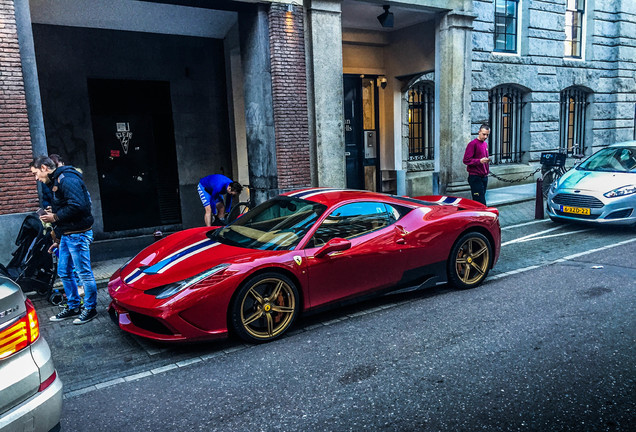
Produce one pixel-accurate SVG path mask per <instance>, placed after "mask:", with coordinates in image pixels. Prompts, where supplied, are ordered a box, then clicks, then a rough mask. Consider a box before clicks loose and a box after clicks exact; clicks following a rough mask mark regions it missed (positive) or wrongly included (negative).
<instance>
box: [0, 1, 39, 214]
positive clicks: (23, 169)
mask: <svg viewBox="0 0 636 432" xmlns="http://www.w3.org/2000/svg"><path fill="white" fill-rule="evenodd" d="M32 157H33V153H32V150H31V135H30V134H29V120H28V117H27V109H26V100H25V97H24V83H23V80H22V64H21V62H20V48H19V46H18V34H17V30H16V23H15V14H14V10H13V0H0V215H2V214H10V213H22V212H27V211H31V210H34V209H36V208H37V207H38V197H37V187H36V184H35V180H34V179H33V176H32V175H31V172H30V171H29V169H28V164H29V162H30V161H31V160H32Z"/></svg>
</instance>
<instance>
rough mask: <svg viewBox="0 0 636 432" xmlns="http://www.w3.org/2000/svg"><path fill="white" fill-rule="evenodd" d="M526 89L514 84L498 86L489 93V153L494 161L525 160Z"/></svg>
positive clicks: (516, 161)
mask: <svg viewBox="0 0 636 432" xmlns="http://www.w3.org/2000/svg"><path fill="white" fill-rule="evenodd" d="M524 106H525V102H523V93H522V91H521V90H520V89H519V88H517V87H515V86H511V85H501V86H497V87H494V88H493V89H491V90H490V91H489V92H488V119H489V124H490V137H489V140H488V152H489V154H490V157H491V159H492V162H491V164H493V165H500V164H509V163H521V162H522V156H523V153H524V151H523V150H522V122H523V107H524Z"/></svg>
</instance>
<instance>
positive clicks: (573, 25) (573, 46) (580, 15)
mask: <svg viewBox="0 0 636 432" xmlns="http://www.w3.org/2000/svg"><path fill="white" fill-rule="evenodd" d="M585 6H586V0H566V3H565V27H564V32H565V40H564V42H563V43H564V46H563V57H565V58H569V59H582V58H583V41H584V32H585ZM575 21H576V22H575ZM568 22H570V24H568ZM575 32H576V35H575Z"/></svg>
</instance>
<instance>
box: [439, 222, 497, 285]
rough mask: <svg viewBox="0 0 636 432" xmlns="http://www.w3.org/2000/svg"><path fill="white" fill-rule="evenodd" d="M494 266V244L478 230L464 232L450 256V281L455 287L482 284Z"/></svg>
mask: <svg viewBox="0 0 636 432" xmlns="http://www.w3.org/2000/svg"><path fill="white" fill-rule="evenodd" d="M491 266H492V245H491V244H490V241H489V240H488V239H487V238H486V236H484V235H483V234H480V233H478V232H469V233H466V234H464V235H463V236H461V237H460V238H459V240H457V241H456V242H455V244H454V245H453V248H452V249H451V253H450V257H449V258H448V281H449V282H450V283H451V285H453V286H454V287H455V288H459V289H469V288H474V287H476V286H478V285H479V284H481V283H482V282H483V281H484V279H486V276H488V272H489V271H490V267H491Z"/></svg>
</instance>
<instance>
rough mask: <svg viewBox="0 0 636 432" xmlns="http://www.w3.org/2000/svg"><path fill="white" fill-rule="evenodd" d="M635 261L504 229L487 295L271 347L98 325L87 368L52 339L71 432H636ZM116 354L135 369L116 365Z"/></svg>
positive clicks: (381, 307)
mask: <svg viewBox="0 0 636 432" xmlns="http://www.w3.org/2000/svg"><path fill="white" fill-rule="evenodd" d="M617 244H618V246H616V245H617ZM590 250H596V251H595V252H592V253H589V251H590ZM635 256H636V241H634V231H630V230H607V229H605V230H599V229H591V230H589V229H588V228H586V227H579V226H570V225H565V226H560V225H557V224H554V223H552V222H549V221H540V222H532V223H529V224H521V225H515V226H513V225H509V226H506V227H505V228H504V230H503V246H502V255H501V258H500V261H499V263H498V264H497V266H496V267H495V269H494V270H493V271H492V273H491V275H490V276H489V278H488V280H487V281H486V283H485V284H483V285H482V286H481V287H479V288H477V289H474V290H468V291H457V290H452V289H450V288H448V287H440V288H436V289H432V290H427V291H422V292H414V293H407V294H400V295H392V296H387V297H382V298H380V299H375V300H373V301H367V302H364V303H361V304H358V305H355V306H352V307H348V308H345V309H339V310H337V311H331V312H329V313H325V314H320V315H317V316H313V317H310V318H305V319H303V320H302V321H300V322H299V323H298V325H297V326H296V330H295V331H293V332H291V333H290V334H289V335H287V336H286V337H284V338H283V339H281V340H279V341H275V342H273V343H269V344H265V345H257V346H247V345H244V344H242V343H240V342H237V341H228V342H222V343H213V344H198V345H191V346H185V347H177V348H175V347H172V346H168V347H166V346H164V345H158V344H152V343H147V342H144V341H142V340H139V339H136V338H132V337H130V336H127V335H122V334H121V332H118V331H117V329H116V328H113V327H114V326H113V327H105V326H104V324H105V323H98V324H99V326H100V327H97V326H95V328H96V329H99V331H100V332H101V333H100V334H102V336H101V338H102V339H100V338H99V337H98V336H93V337H92V338H91V339H90V340H87V339H86V338H84V339H83V338H82V336H81V335H82V334H86V332H87V331H89V329H86V328H85V327H87V326H90V325H92V324H93V323H90V324H87V325H86V326H81V327H80V329H77V326H74V327H75V329H73V332H75V333H73V334H75V335H76V336H77V339H76V340H75V344H84V348H85V351H86V352H89V351H90V354H87V356H86V357H82V356H75V357H73V358H67V357H64V356H63V355H62V353H60V354H56V349H59V348H56V346H57V343H62V341H63V340H66V341H67V342H66V343H67V344H69V345H67V346H74V348H77V346H75V345H73V342H68V334H67V335H66V337H65V338H62V336H61V335H58V336H59V339H58V340H55V341H54V342H53V343H52V342H51V337H55V335H54V333H52V332H50V333H49V335H47V336H46V337H47V339H48V340H49V343H50V344H51V345H52V348H53V352H54V357H56V356H58V357H59V359H60V361H57V362H56V364H57V366H58V370H59V371H60V375H61V376H62V379H63V380H64V382H65V384H67V387H66V391H67V393H66V397H65V401H64V412H63V419H62V426H63V430H67V431H85V430H91V431H102V430H103V431H111V430H139V431H146V430H147V431H176V430H179V431H181V430H205V431H217V430H218V431H362V430H365V431H366V430H387V431H428V430H430V431H480V430H483V431H517V430H519V431H569V430H572V431H628V430H632V428H633V425H634V424H636V394H635V393H636V386H635V380H636V365H635V361H634V359H636V344H635V342H636V341H635V339H636V316H635V313H634V305H635V304H636V262H635V260H634V257H635ZM564 258H565V259H564ZM66 329H67V327H62V328H61V330H62V331H67V330H66ZM80 330H81V331H80ZM68 331H70V330H68ZM82 332H84V333H82ZM121 351H125V352H126V356H127V357H126V359H127V362H126V359H124V361H123V362H124V363H127V365H128V368H127V369H122V368H119V369H118V367H114V366H113V364H112V363H113V362H112V361H111V362H109V361H108V358H109V356H112V357H113V358H119V357H121ZM144 359H145V360H144ZM56 360H57V358H56ZM95 363H97V364H102V365H103V368H102V369H103V370H101V371H100V370H95V368H94V364H95Z"/></svg>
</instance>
